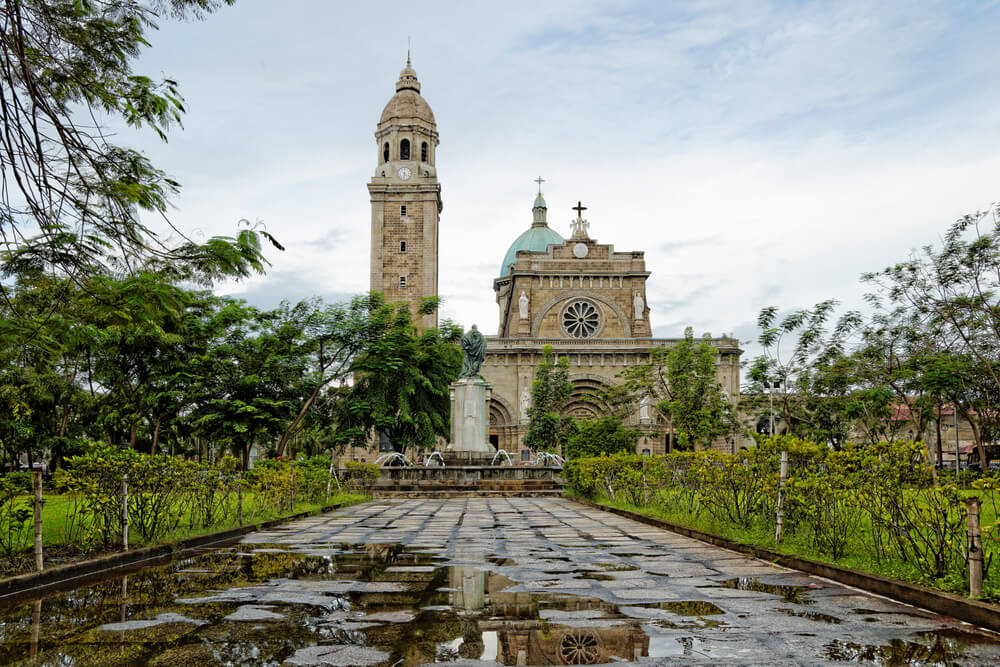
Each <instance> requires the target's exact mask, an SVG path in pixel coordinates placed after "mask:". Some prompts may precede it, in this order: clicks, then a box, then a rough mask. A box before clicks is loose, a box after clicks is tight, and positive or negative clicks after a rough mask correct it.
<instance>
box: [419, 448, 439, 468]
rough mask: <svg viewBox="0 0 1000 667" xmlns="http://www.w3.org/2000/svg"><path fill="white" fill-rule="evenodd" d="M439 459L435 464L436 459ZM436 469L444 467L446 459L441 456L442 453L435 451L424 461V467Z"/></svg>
mask: <svg viewBox="0 0 1000 667" xmlns="http://www.w3.org/2000/svg"><path fill="white" fill-rule="evenodd" d="M435 456H436V457H437V460H438V462H437V463H434V457H435ZM432 466H433V467H436V466H442V467H443V466H444V457H442V456H441V452H439V451H437V450H434V451H433V452H431V454H430V456H428V457H427V458H425V459H424V467H432Z"/></svg>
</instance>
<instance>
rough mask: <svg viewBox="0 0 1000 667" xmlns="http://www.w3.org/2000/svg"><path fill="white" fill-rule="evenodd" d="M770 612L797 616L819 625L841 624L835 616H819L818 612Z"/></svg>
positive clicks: (787, 610) (780, 610) (789, 610)
mask: <svg viewBox="0 0 1000 667" xmlns="http://www.w3.org/2000/svg"><path fill="white" fill-rule="evenodd" d="M771 611H775V612H778V613H779V614H786V615H788V616H798V617H799V618H804V619H806V620H807V621H818V622H820V623H833V624H834V625H838V624H840V623H843V621H841V620H840V619H839V618H837V617H836V616H831V615H830V614H821V613H820V612H818V611H795V610H794V609H772V610H771Z"/></svg>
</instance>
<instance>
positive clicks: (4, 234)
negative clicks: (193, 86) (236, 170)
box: [0, 0, 280, 329]
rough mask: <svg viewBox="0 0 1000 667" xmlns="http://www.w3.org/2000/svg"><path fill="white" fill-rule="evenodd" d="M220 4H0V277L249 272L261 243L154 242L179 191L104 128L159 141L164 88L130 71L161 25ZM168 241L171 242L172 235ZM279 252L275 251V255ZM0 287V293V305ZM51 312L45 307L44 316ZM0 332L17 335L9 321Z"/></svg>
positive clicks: (172, 101) (173, 86)
mask: <svg viewBox="0 0 1000 667" xmlns="http://www.w3.org/2000/svg"><path fill="white" fill-rule="evenodd" d="M232 2H233V0H161V1H158V2H152V3H143V2H139V1H137V0H85V1H81V0H5V2H3V4H2V7H0V31H2V32H0V113H2V114H3V119H4V129H3V132H2V134H0V164H2V172H3V181H4V187H3V188H2V189H0V240H2V243H3V251H2V253H0V271H2V273H3V274H4V275H5V276H7V277H10V276H18V275H23V274H26V273H30V272H31V271H33V270H38V269H48V270H50V271H54V272H55V273H56V274H58V275H60V276H65V277H69V278H70V279H71V280H73V281H76V282H78V283H81V284H82V283H83V282H84V281H85V279H86V278H87V277H88V276H94V275H102V274H103V275H117V276H121V275H125V274H134V273H137V272H153V273H156V274H160V275H165V276H168V277H169V278H170V279H174V280H193V281H198V282H202V283H205V284H207V283H208V282H211V281H213V280H215V279H217V278H221V277H225V276H236V277H242V276H247V275H250V273H252V272H262V271H263V269H264V267H265V266H266V264H267V262H266V260H265V259H264V257H263V255H262V253H261V249H260V240H261V238H266V239H269V240H271V241H272V242H273V243H275V245H276V246H277V243H276V242H274V239H273V238H272V237H271V236H270V235H269V234H268V233H267V232H265V231H263V230H259V229H252V228H249V227H247V228H244V229H242V230H241V231H239V233H238V234H237V235H236V236H235V237H215V238H211V239H209V240H208V241H207V242H205V243H195V242H193V241H190V240H182V241H181V242H179V243H175V242H173V241H168V240H166V239H164V238H161V237H160V235H158V234H157V233H156V232H155V231H153V229H152V228H151V227H149V226H148V225H147V224H146V223H144V222H143V221H142V219H141V218H142V216H143V214H149V215H156V216H160V217H163V218H164V219H165V216H166V212H167V208H168V206H169V199H170V197H171V196H172V195H173V194H175V193H176V192H177V191H178V189H179V184H178V183H177V182H176V181H174V180H173V179H171V178H170V177H168V176H167V175H166V174H164V173H163V172H162V171H160V170H158V169H157V168H156V167H154V166H153V165H152V164H151V163H150V162H149V161H148V160H147V159H146V158H145V157H144V156H143V154H142V153H141V152H139V151H137V150H134V149H131V148H127V147H124V146H119V145H116V144H114V143H112V142H111V137H112V136H113V134H114V130H115V129H117V127H116V126H121V125H127V126H129V127H132V128H137V129H141V128H148V129H150V130H152V132H154V133H155V134H156V135H158V136H159V137H160V138H161V139H163V140H166V133H167V130H168V129H169V127H170V126H171V125H173V124H175V123H177V124H179V123H180V120H181V116H182V114H183V113H184V111H185V109H184V105H183V100H182V98H181V96H180V93H179V90H178V86H177V83H176V82H174V81H172V80H170V79H162V80H159V81H157V80H154V79H152V78H150V77H147V76H143V75H141V74H138V73H136V72H135V71H133V68H132V65H133V61H134V59H135V58H136V57H137V55H138V53H139V51H140V50H141V48H142V47H143V46H146V45H147V37H146V35H147V32H149V31H151V30H155V29H156V28H157V25H156V20H157V19H158V18H159V15H160V13H163V12H169V13H171V14H172V15H174V16H177V17H183V16H185V15H200V14H202V13H205V12H210V11H213V10H215V9H217V8H218V7H219V6H221V5H222V4H231V3H232ZM173 233H174V234H177V233H178V230H176V229H174V230H173ZM277 247H279V248H280V246H277ZM7 288H8V286H7V285H5V284H4V283H0V295H2V294H3V293H5V292H6V291H7ZM58 306H59V302H54V303H52V304H50V305H49V310H50V311H54V310H55V309H56V308H57V307H58ZM11 314H12V315H13V316H14V317H15V319H14V320H12V321H11V324H10V326H15V325H18V326H22V327H28V328H29V329H30V322H28V321H26V320H24V319H23V318H22V317H21V316H22V313H21V312H20V311H15V312H12V313H11Z"/></svg>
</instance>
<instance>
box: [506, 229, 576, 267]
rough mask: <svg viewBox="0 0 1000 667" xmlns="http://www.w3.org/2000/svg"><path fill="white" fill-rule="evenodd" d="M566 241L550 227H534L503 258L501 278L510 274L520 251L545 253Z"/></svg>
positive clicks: (519, 237) (515, 242)
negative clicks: (546, 250)
mask: <svg viewBox="0 0 1000 667" xmlns="http://www.w3.org/2000/svg"><path fill="white" fill-rule="evenodd" d="M565 242H566V240H565V239H563V237H561V236H559V234H558V233H556V232H555V231H553V230H552V229H550V228H549V226H548V225H544V224H542V225H532V226H531V227H530V228H529V229H528V231H526V232H524V233H523V234H521V235H520V236H518V237H517V239H516V240H515V241H514V242H513V243H511V244H510V248H508V249H507V254H506V255H504V256H503V264H501V265H500V277H501V278H503V277H504V276H506V275H507V274H508V273H510V265H511V264H513V263H514V262H515V261H517V251H518V250H531V251H534V252H545V249H546V248H548V247H549V245H551V244H557V245H562V244H563V243H565Z"/></svg>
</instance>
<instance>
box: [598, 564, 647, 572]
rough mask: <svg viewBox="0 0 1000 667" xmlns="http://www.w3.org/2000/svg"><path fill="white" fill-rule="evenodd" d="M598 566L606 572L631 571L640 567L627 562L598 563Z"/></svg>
mask: <svg viewBox="0 0 1000 667" xmlns="http://www.w3.org/2000/svg"><path fill="white" fill-rule="evenodd" d="M596 566H597V567H599V568H601V569H602V570H604V571H605V572H631V571H632V570H638V569H639V568H637V567H636V566H635V565H626V564H625V563H596Z"/></svg>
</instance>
